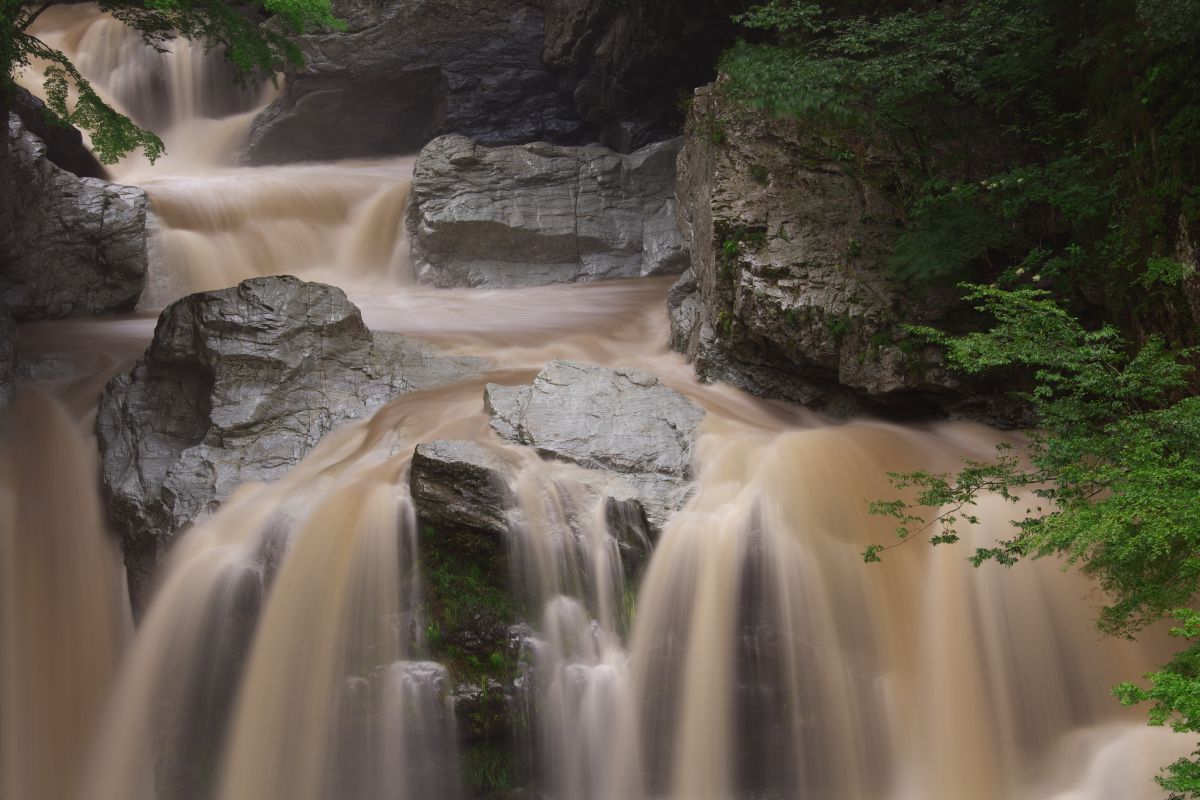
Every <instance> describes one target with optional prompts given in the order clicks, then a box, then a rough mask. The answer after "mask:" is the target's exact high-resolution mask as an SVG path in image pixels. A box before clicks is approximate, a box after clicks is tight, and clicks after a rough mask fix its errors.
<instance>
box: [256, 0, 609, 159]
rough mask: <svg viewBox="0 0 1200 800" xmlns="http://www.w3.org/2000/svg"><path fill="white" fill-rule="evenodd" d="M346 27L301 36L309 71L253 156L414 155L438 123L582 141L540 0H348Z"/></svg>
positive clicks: (294, 79) (487, 136)
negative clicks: (545, 51) (546, 54)
mask: <svg viewBox="0 0 1200 800" xmlns="http://www.w3.org/2000/svg"><path fill="white" fill-rule="evenodd" d="M334 10H335V12H336V13H337V14H338V15H339V16H340V17H342V18H343V19H345V20H346V21H347V25H348V26H347V29H346V30H344V31H337V32H327V33H315V34H309V35H306V36H301V37H299V38H298V39H297V42H298V44H299V46H300V49H301V50H302V51H303V53H304V56H305V62H306V63H305V66H304V68H303V69H300V70H298V71H293V72H292V73H290V74H289V75H288V76H287V79H286V81H285V86H284V90H283V92H282V94H281V95H280V96H279V98H278V99H276V100H275V101H274V102H273V103H272V104H271V105H270V106H269V107H268V108H267V109H266V110H265V111H264V112H263V113H262V114H260V115H259V117H258V119H256V120H255V122H254V126H253V129H252V131H251V134H250V141H249V145H248V150H247V155H248V158H249V160H250V162H251V163H254V164H267V163H282V162H288V161H302V160H313V159H334V158H353V157H364V156H379V155H389V154H402V153H411V152H415V151H416V150H417V149H419V148H420V147H421V146H422V145H423V144H425V143H426V142H428V141H429V140H430V139H432V138H433V137H434V136H436V135H438V134H440V133H463V134H466V135H468V136H471V137H473V138H475V139H479V140H481V141H486V142H490V143H497V144H498V143H509V142H527V141H531V140H546V141H557V142H566V143H572V142H577V141H580V140H581V139H582V137H583V135H584V133H585V127H586V126H585V125H584V124H583V122H582V121H581V120H579V118H578V116H577V115H576V114H575V111H574V109H573V108H572V104H571V102H570V98H569V97H563V96H560V92H559V86H558V84H559V79H558V77H557V76H556V75H555V74H554V73H553V72H551V70H550V69H549V68H548V67H547V66H546V65H545V64H543V63H542V59H541V55H542V44H543V28H544V20H543V14H542V9H541V3H540V2H537V0H394V1H393V2H387V3H374V2H368V1H367V0H339V1H338V2H335V3H334Z"/></svg>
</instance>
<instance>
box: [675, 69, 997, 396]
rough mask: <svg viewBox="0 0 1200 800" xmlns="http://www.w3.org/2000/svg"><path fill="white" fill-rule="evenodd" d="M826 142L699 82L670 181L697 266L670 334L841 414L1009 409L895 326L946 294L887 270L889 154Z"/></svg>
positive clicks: (931, 316)
mask: <svg viewBox="0 0 1200 800" xmlns="http://www.w3.org/2000/svg"><path fill="white" fill-rule="evenodd" d="M827 151H828V146H827V145H824V143H821V142H819V141H818V140H816V139H815V138H814V137H813V136H812V135H811V134H809V133H808V132H807V131H806V130H805V127H804V125H803V124H802V123H797V122H794V121H787V120H776V119H769V118H765V117H763V116H761V115H757V114H752V113H749V112H745V111H741V110H738V109H735V108H733V107H732V106H731V104H730V103H729V102H728V101H726V100H724V99H722V98H721V96H720V93H719V90H716V89H713V88H712V87H706V88H705V89H702V90H698V91H697V93H696V97H695V101H694V105H693V108H692V111H691V115H690V118H689V122H688V135H687V144H686V146H685V147H684V150H683V152H682V154H681V156H680V158H679V186H678V196H679V205H678V208H679V226H680V229H681V231H682V232H683V235H684V239H685V241H686V243H687V245H688V247H689V248H690V249H691V252H692V266H691V269H690V270H689V271H688V272H687V273H685V274H684V275H683V276H682V277H681V279H680V281H679V282H678V283H677V284H676V285H675V286H674V287H673V289H672V291H671V294H670V298H669V307H670V313H671V328H672V333H671V337H672V340H671V344H672V346H673V347H674V348H675V349H677V350H679V351H681V352H683V353H685V354H686V355H687V357H688V358H689V360H691V361H693V362H694V364H695V367H696V371H697V373H698V374H699V375H700V376H701V377H702V378H705V379H708V380H722V381H727V382H729V383H733V384H735V385H737V386H741V387H743V388H745V389H747V390H749V391H751V392H754V393H756V394H760V395H765V396H769V397H780V398H784V399H787V400H792V401H795V402H799V403H803V404H805V405H807V406H810V407H817V408H825V409H828V410H831V411H835V412H841V413H852V412H856V411H860V410H875V411H885V412H886V411H887V410H888V409H889V408H892V409H903V412H904V413H917V414H920V413H929V412H931V411H938V410H950V411H951V412H952V413H957V412H959V411H961V412H963V413H972V414H976V415H982V416H992V417H1003V416H1004V414H1006V413H1009V411H1010V410H1009V409H1006V408H1001V407H1000V406H997V407H995V408H993V407H992V406H991V405H989V404H990V403H991V402H992V401H989V400H987V399H986V398H983V397H975V396H972V395H971V394H970V392H969V391H968V390H967V388H966V387H963V386H962V385H961V384H960V382H959V380H958V379H957V378H956V377H955V376H952V375H951V374H950V373H949V372H948V371H947V370H946V369H945V368H944V367H943V366H942V364H941V359H940V355H939V353H938V351H937V350H936V349H935V348H933V347H930V346H927V345H921V344H919V343H917V342H916V341H915V340H913V339H911V338H910V337H908V336H907V335H906V333H905V332H904V329H903V327H902V325H903V324H924V323H934V322H936V321H937V320H938V319H939V317H940V316H942V315H943V314H945V313H946V311H947V309H950V308H953V307H954V305H955V304H954V298H953V297H952V296H930V297H926V298H916V297H914V296H913V295H912V294H910V293H907V292H906V291H905V290H904V287H902V286H901V285H900V284H898V283H896V282H894V281H892V280H891V279H889V278H888V277H887V276H886V275H885V274H884V271H883V266H884V265H885V263H886V260H887V258H888V255H889V253H890V252H891V249H892V247H893V244H894V241H895V236H896V233H897V231H898V229H899V226H900V221H899V218H898V213H897V211H896V209H895V208H894V207H893V206H892V204H891V203H890V202H889V201H888V199H887V197H886V195H885V194H884V192H883V190H882V189H880V188H879V187H878V186H876V185H875V184H874V183H872V182H871V180H870V178H869V176H870V175H871V173H872V172H883V173H886V171H887V164H886V163H885V162H883V161H882V160H881V159H875V160H874V162H873V163H868V164H867V167H866V169H865V170H864V171H862V172H857V171H851V170H849V169H846V168H845V165H844V164H842V163H840V162H837V161H834V160H831V159H830V158H828V157H827V156H825V155H823V153H825V152H827ZM859 174H866V175H867V176H868V178H867V179H863V178H860V177H859ZM1000 405H1003V404H1000Z"/></svg>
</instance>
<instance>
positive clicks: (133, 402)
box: [96, 277, 482, 603]
mask: <svg viewBox="0 0 1200 800" xmlns="http://www.w3.org/2000/svg"><path fill="white" fill-rule="evenodd" d="M481 367H482V363H481V362H480V361H479V360H478V359H473V358H465V357H446V356H441V355H438V354H436V353H435V352H433V351H432V350H431V349H430V348H429V347H428V346H426V345H423V344H420V343H418V342H415V341H412V340H410V339H407V338H405V337H402V336H398V335H394V334H383V333H378V334H372V333H371V331H369V330H368V329H367V328H366V326H365V325H364V324H363V321H362V317H361V315H360V314H359V311H358V309H357V308H356V307H355V306H354V305H353V304H352V303H350V302H349V301H348V300H347V299H346V296H345V294H344V293H343V292H342V291H341V290H340V289H336V288H334V287H331V286H326V285H324V284H318V283H305V282H303V281H300V280H298V279H296V278H291V277H274V278H253V279H250V280H247V281H243V282H242V283H241V284H239V285H238V286H237V287H235V288H232V289H223V290H220V291H215V292H204V293H200V294H194V295H190V296H188V297H185V298H183V299H182V300H179V301H178V302H176V303H174V304H172V305H171V306H169V307H168V308H167V309H166V310H165V311H163V313H162V315H161V317H160V318H159V322H158V327H157V329H156V330H155V333H154V340H153V342H152V343H151V345H150V347H149V349H148V350H147V351H146V354H145V356H143V357H142V358H141V359H140V360H139V361H138V363H137V365H136V366H135V367H134V368H133V370H132V371H131V372H130V373H128V374H123V375H118V376H116V377H114V378H113V379H112V380H111V381H110V382H109V383H108V385H107V386H106V387H105V390H104V395H103V398H102V399H101V402H100V410H99V416H98V419H97V425H96V427H97V433H98V434H99V439H100V448H101V453H102V456H103V464H102V473H103V483H104V489H105V492H106V493H107V495H108V501H109V509H110V513H111V516H112V517H113V520H114V522H115V523H116V524H117V527H118V529H119V530H121V531H122V534H123V537H124V546H125V557H126V565H127V568H128V571H129V579H130V589H131V595H132V596H133V597H134V598H135V603H136V602H138V599H140V596H141V594H142V592H143V591H144V589H145V586H146V581H147V579H148V576H149V574H150V572H151V570H152V569H153V567H154V565H155V564H156V563H157V562H158V560H159V559H160V558H161V556H162V555H163V554H164V553H165V550H166V547H167V545H168V543H169V542H170V540H171V538H172V537H173V536H174V534H175V533H176V532H177V531H178V530H179V529H180V528H181V527H182V526H184V525H186V524H188V523H190V522H193V521H195V520H197V519H200V518H202V517H204V516H206V515H208V514H210V513H212V512H213V511H215V510H216V509H217V508H218V507H219V506H220V504H221V503H222V502H223V501H224V500H225V499H227V498H228V497H229V495H230V493H231V492H232V491H233V490H234V489H235V488H236V487H237V486H238V485H239V484H241V483H243V482H245V481H270V480H273V479H275V478H278V477H280V476H281V475H282V474H283V473H284V472H286V471H287V470H288V469H289V468H290V467H291V466H292V465H294V464H295V463H296V462H298V461H299V460H300V459H301V458H302V457H303V456H304V455H305V454H306V453H308V452H309V451H310V450H311V449H312V448H313V447H314V446H315V445H316V444H317V442H318V441H320V439H321V438H322V437H323V436H324V435H325V434H326V433H328V432H329V431H330V430H331V429H333V427H335V426H336V425H338V424H340V423H342V422H345V421H347V420H351V419H355V418H358V417H362V416H365V415H367V414H370V413H371V412H372V411H374V410H375V409H377V408H379V407H380V406H381V405H383V404H384V403H385V402H386V401H388V400H390V399H391V398H393V397H394V396H396V395H397V394H399V393H401V392H407V391H412V390H416V389H424V388H429V387H433V386H437V385H442V384H446V383H451V382H454V381H456V380H459V379H462V378H464V377H467V376H470V375H472V374H475V373H477V372H478V371H479V370H480V369H481Z"/></svg>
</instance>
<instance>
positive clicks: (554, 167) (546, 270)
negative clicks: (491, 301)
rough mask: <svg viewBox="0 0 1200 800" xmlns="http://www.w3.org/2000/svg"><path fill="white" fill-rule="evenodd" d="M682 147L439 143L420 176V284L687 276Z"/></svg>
mask: <svg viewBox="0 0 1200 800" xmlns="http://www.w3.org/2000/svg"><path fill="white" fill-rule="evenodd" d="M680 144H681V142H680V140H674V141H670V142H661V143H659V144H654V145H649V146H647V147H645V148H643V149H641V150H639V151H637V152H636V153H633V154H631V155H622V154H620V153H616V152H613V151H611V150H608V149H606V148H603V147H600V146H598V145H591V146H586V147H558V146H554V145H548V144H543V143H535V144H527V145H514V146H507V147H487V146H484V145H481V144H479V143H477V142H473V141H471V140H470V139H467V138H466V137H463V136H443V137H440V138H438V139H435V140H434V141H432V142H430V143H429V145H427V146H426V147H425V148H424V149H423V150H422V151H421V155H420V157H419V158H418V159H417V163H416V166H415V168H414V171H413V183H412V193H411V200H410V205H409V216H408V229H409V235H410V237H411V240H412V252H413V264H414V269H415V270H416V273H417V278H418V280H420V281H422V282H424V283H431V284H434V285H436V286H476V287H488V288H497V287H519V286H532V285H540V284H548V283H562V282H573V281H594V280H603V279H607V278H633V277H641V276H647V275H666V274H672V273H678V272H682V271H683V270H684V269H685V268H686V267H687V263H688V256H687V251H686V250H685V249H684V247H683V242H682V240H681V238H680V236H679V232H678V230H677V229H676V226H675V158H676V155H677V154H678V152H679V147H680Z"/></svg>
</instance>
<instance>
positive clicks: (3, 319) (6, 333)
mask: <svg viewBox="0 0 1200 800" xmlns="http://www.w3.org/2000/svg"><path fill="white" fill-rule="evenodd" d="M16 380H17V324H16V323H15V322H13V318H12V314H10V313H9V311H8V307H7V306H6V305H4V301H3V300H0V411H3V410H4V409H5V408H6V407H7V406H8V404H9V403H10V402H11V401H12V398H13V392H14V391H15V384H16Z"/></svg>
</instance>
